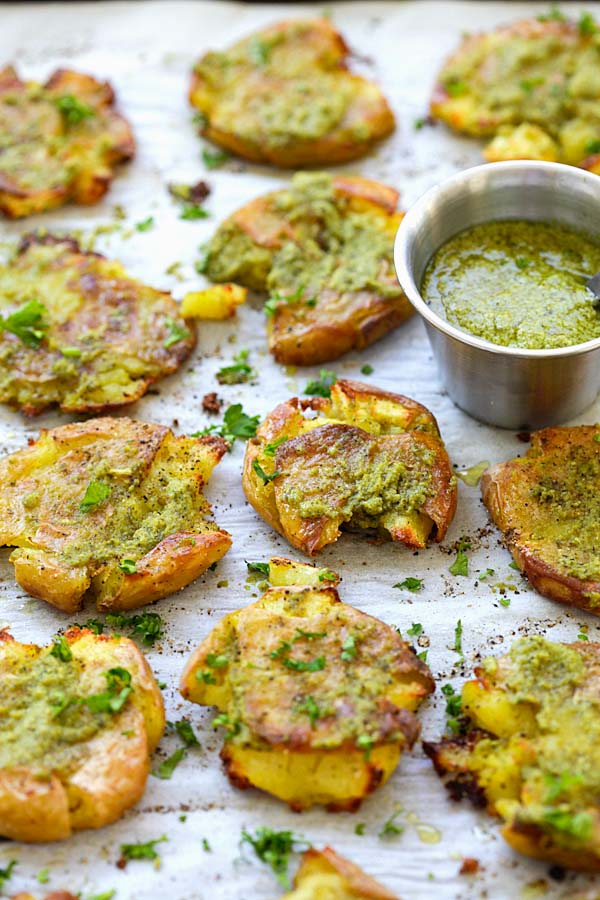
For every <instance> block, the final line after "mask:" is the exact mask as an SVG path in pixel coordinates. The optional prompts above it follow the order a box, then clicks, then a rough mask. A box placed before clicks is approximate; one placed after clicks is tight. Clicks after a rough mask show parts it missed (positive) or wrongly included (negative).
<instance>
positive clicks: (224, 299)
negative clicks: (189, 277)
mask: <svg viewBox="0 0 600 900" xmlns="http://www.w3.org/2000/svg"><path fill="white" fill-rule="evenodd" d="M247 294H248V291H247V289H246V288H244V287H241V285H239V284H214V285H213V286H212V287H209V288H206V290H204V291H190V293H189V294H186V295H185V297H184V298H183V300H182V301H181V315H182V316H185V317H186V318H187V317H188V316H189V317H190V318H192V319H230V318H231V317H232V316H234V315H235V312H236V309H237V308H238V306H241V305H242V304H243V303H245V302H246V296H247Z"/></svg>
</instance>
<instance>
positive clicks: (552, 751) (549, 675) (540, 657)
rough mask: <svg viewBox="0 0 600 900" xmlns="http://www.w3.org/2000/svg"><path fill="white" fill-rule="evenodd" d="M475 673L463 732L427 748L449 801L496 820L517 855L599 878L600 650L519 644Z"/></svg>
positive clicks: (466, 690)
mask: <svg viewBox="0 0 600 900" xmlns="http://www.w3.org/2000/svg"><path fill="white" fill-rule="evenodd" d="M475 674H476V676H477V680H475V681H469V682H467V683H466V684H465V685H464V687H463V690H462V713H463V714H464V716H465V719H464V723H465V724H464V728H463V730H462V733H460V734H459V736H457V737H444V738H443V739H442V740H441V741H440V742H439V743H426V744H425V751H426V752H427V753H428V755H429V756H430V757H431V758H432V760H433V763H434V765H435V767H436V769H437V771H438V774H440V775H441V776H443V778H444V780H445V782H446V786H447V788H448V789H449V791H450V795H451V796H452V798H453V799H455V800H460V799H461V798H462V797H463V796H466V797H469V798H470V799H471V800H472V801H473V802H474V803H475V805H477V806H485V807H487V810H488V812H490V813H491V814H492V815H497V816H499V817H500V818H501V819H502V820H503V822H504V826H503V829H502V834H503V836H504V838H505V839H506V840H507V841H508V843H509V844H510V845H511V847H513V848H514V849H515V850H518V851H519V852H521V853H524V854H526V855H527V856H533V857H535V858H536V859H544V860H548V861H549V862H553V863H556V864H558V865H561V866H566V867H567V868H571V869H578V870H580V871H589V872H599V871H600V805H599V802H598V798H599V797H600V706H599V699H600V644H592V643H584V642H580V643H576V644H555V643H552V642H550V641H547V640H546V639H545V638H542V637H539V636H535V637H526V638H521V639H520V640H518V641H516V642H515V643H514V644H513V646H512V648H511V650H510V651H509V653H508V654H507V655H506V656H502V657H500V658H498V659H496V658H493V657H492V658H489V659H486V660H485V661H484V663H483V665H482V666H481V667H478V668H476V669H475ZM455 729H456V726H455Z"/></svg>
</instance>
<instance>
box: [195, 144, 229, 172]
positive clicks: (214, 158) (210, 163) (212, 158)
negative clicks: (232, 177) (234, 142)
mask: <svg viewBox="0 0 600 900" xmlns="http://www.w3.org/2000/svg"><path fill="white" fill-rule="evenodd" d="M228 159H230V156H229V153H227V151H226V150H209V149H208V147H204V148H203V149H202V161H203V163H204V165H205V166H206V168H207V169H218V168H220V166H222V165H223V163H226V162H227V160H228Z"/></svg>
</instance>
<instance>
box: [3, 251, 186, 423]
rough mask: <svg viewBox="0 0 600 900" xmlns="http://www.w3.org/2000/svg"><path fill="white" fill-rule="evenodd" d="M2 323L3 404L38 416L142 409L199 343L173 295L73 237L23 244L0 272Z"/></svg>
mask: <svg viewBox="0 0 600 900" xmlns="http://www.w3.org/2000/svg"><path fill="white" fill-rule="evenodd" d="M0 314H1V315H2V321H1V322H0V401H2V402H4V403H9V404H11V405H12V406H15V407H17V408H20V409H21V410H22V411H23V412H25V413H26V414H28V415H33V414H35V413H39V412H41V411H42V410H43V409H45V408H46V407H48V406H50V405H52V404H55V403H56V404H58V405H59V406H60V408H61V409H62V410H63V411H64V412H96V413H97V412H104V411H107V410H109V409H113V408H116V407H119V406H123V405H125V404H129V403H133V402H134V401H136V400H137V399H138V398H139V397H141V396H142V395H143V394H144V393H145V392H146V390H147V389H148V387H149V386H150V385H151V384H153V383H154V382H155V381H158V380H159V379H160V378H162V377H163V376H165V375H169V374H171V373H172V372H175V371H176V370H177V369H178V368H179V366H180V365H181V364H182V363H183V361H184V360H185V359H186V358H187V357H188V356H189V354H190V352H191V351H192V349H193V347H194V344H195V342H196V338H195V334H194V331H193V330H192V328H193V326H191V327H190V325H189V323H186V322H185V321H184V319H183V318H182V317H181V315H180V314H179V309H178V306H177V304H176V303H175V301H174V300H173V298H172V297H171V295H170V294H167V293H164V292H163V291H156V290H154V288H151V287H148V286H147V285H145V284H142V282H140V281H137V280H135V279H133V278H130V277H129V276H128V275H127V273H126V271H125V269H124V268H123V266H122V265H121V263H118V262H113V261H112V260H108V259H106V258H105V257H103V256H100V254H98V253H85V252H83V251H82V250H81V249H80V248H79V245H78V243H77V241H75V240H73V239H72V238H57V237H52V236H51V235H45V236H43V237H42V236H38V235H28V236H27V237H25V238H24V239H23V240H22V242H21V245H20V247H19V250H18V251H17V253H16V254H15V256H14V257H13V258H12V259H11V260H10V261H9V262H8V263H7V264H6V265H4V266H0ZM2 326H3V327H2Z"/></svg>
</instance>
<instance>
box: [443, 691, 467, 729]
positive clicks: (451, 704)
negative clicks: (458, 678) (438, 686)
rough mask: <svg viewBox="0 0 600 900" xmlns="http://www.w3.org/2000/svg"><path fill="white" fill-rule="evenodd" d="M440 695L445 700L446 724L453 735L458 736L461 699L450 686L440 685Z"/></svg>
mask: <svg viewBox="0 0 600 900" xmlns="http://www.w3.org/2000/svg"><path fill="white" fill-rule="evenodd" d="M442 694H443V695H444V697H445V698H446V724H447V726H448V728H449V729H450V731H451V732H452V733H453V734H458V733H459V731H460V729H461V723H460V716H461V714H462V697H461V695H460V694H457V693H456V691H455V690H454V688H453V687H452V685H451V684H444V685H442Z"/></svg>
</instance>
